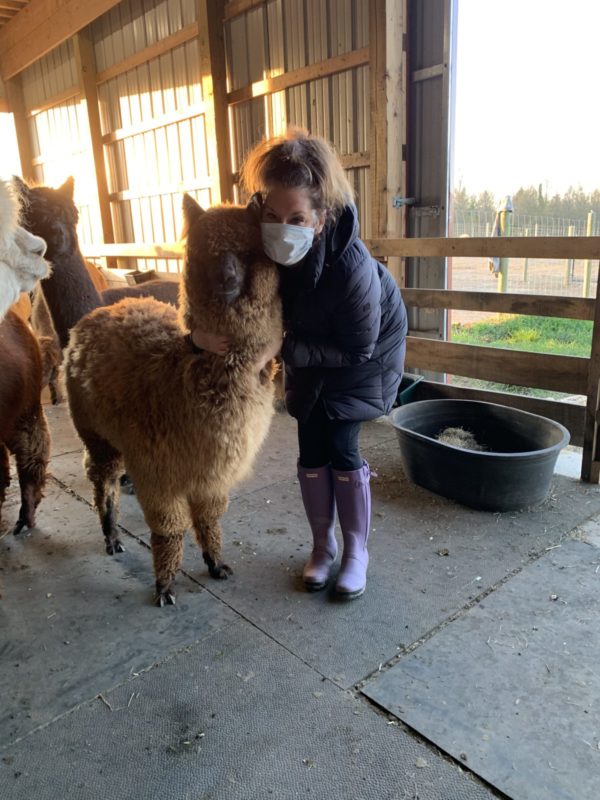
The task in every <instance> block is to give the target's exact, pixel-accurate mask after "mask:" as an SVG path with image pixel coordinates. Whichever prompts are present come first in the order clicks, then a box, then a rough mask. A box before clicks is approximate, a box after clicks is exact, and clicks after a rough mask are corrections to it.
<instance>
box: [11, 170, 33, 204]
mask: <svg viewBox="0 0 600 800" xmlns="http://www.w3.org/2000/svg"><path fill="white" fill-rule="evenodd" d="M12 183H13V186H14V187H15V189H16V190H17V193H18V194H19V196H20V197H21V198H22V199H23V200H25V199H26V198H27V197H29V186H27V184H26V183H25V181H24V180H23V178H19V176H18V175H13V176H12Z"/></svg>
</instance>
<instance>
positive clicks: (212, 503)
mask: <svg viewBox="0 0 600 800" xmlns="http://www.w3.org/2000/svg"><path fill="white" fill-rule="evenodd" d="M228 504H229V498H228V497H211V498H202V499H200V500H198V499H194V500H190V511H191V513H192V522H193V524H194V532H195V534H196V539H197V541H198V544H199V545H200V549H201V550H202V558H203V559H204V561H205V562H206V564H207V565H208V571H209V573H210V575H211V577H212V578H219V579H221V580H223V579H225V578H228V577H229V575H232V574H233V570H232V569H231V567H228V566H227V564H223V563H222V561H221V525H220V523H219V520H220V519H221V517H222V516H223V514H224V513H225V512H226V511H227V506H228Z"/></svg>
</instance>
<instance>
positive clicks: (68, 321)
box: [41, 252, 103, 347]
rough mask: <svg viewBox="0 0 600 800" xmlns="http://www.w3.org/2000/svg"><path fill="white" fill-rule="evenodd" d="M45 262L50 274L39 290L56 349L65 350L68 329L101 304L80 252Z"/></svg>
mask: <svg viewBox="0 0 600 800" xmlns="http://www.w3.org/2000/svg"><path fill="white" fill-rule="evenodd" d="M49 260H50V261H51V263H52V272H51V273H50V276H49V277H48V278H46V279H45V280H43V281H42V283H41V286H42V291H43V293H44V297H45V298H46V303H47V304H48V308H49V310H50V314H51V316H52V322H53V323H54V329H55V330H56V333H57V335H58V338H59V340H60V346H61V347H66V346H67V344H68V342H69V332H70V330H71V328H72V327H73V326H74V325H75V324H76V323H77V322H79V320H80V319H81V318H82V317H83V316H85V314H87V313H88V312H90V311H93V310H94V309H95V308H98V307H99V306H101V305H103V303H102V298H101V297H100V294H99V292H98V290H97V289H96V287H95V286H94V284H93V281H92V279H91V278H90V275H89V273H88V271H87V269H86V267H85V264H84V261H83V256H82V255H81V253H80V252H77V253H71V254H69V255H65V256H59V257H57V258H55V259H54V258H50V259H49Z"/></svg>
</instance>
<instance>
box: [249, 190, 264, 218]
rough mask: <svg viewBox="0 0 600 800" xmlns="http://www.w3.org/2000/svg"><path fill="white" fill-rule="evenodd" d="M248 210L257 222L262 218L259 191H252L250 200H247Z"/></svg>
mask: <svg viewBox="0 0 600 800" xmlns="http://www.w3.org/2000/svg"><path fill="white" fill-rule="evenodd" d="M246 208H247V209H248V211H249V212H250V213H251V214H252V216H253V217H254V218H255V220H256V221H257V222H260V221H261V219H262V213H263V198H262V194H261V193H260V192H254V194H253V195H252V197H251V198H250V200H248V205H247V206H246Z"/></svg>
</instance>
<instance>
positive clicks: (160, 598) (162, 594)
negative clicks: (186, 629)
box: [154, 589, 175, 608]
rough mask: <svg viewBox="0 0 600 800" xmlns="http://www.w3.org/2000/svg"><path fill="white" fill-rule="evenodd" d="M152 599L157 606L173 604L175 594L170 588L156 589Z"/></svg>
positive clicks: (162, 606)
mask: <svg viewBox="0 0 600 800" xmlns="http://www.w3.org/2000/svg"><path fill="white" fill-rule="evenodd" d="M154 600H155V603H156V605H157V606H158V607H159V608H164V607H165V606H174V605H175V595H174V593H173V592H172V591H171V590H170V589H158V590H157V592H156V597H155V598H154Z"/></svg>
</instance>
